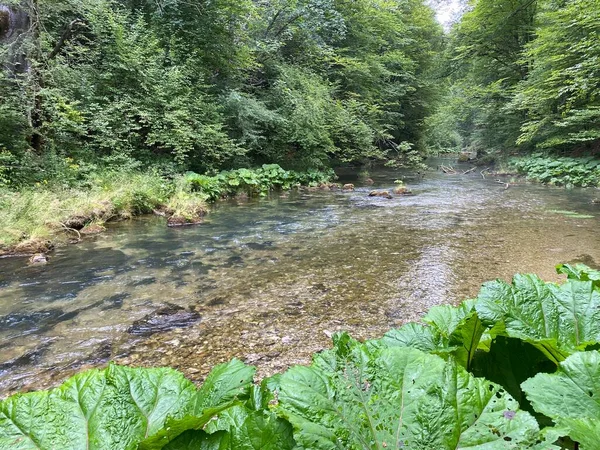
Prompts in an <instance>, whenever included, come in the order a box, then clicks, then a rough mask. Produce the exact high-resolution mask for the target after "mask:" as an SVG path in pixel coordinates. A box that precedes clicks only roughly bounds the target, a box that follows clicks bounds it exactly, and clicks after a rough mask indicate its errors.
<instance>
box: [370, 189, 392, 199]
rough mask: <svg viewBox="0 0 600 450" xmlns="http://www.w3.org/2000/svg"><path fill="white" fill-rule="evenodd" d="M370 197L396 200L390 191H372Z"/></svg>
mask: <svg viewBox="0 0 600 450" xmlns="http://www.w3.org/2000/svg"><path fill="white" fill-rule="evenodd" d="M369 197H383V198H387V199H392V198H394V197H392V196H391V195H390V193H389V191H371V192H369Z"/></svg>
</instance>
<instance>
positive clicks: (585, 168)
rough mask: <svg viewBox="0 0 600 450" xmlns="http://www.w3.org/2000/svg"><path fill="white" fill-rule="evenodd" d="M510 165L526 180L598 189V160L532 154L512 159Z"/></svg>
mask: <svg viewBox="0 0 600 450" xmlns="http://www.w3.org/2000/svg"><path fill="white" fill-rule="evenodd" d="M510 165H511V166H512V167H514V168H515V169H517V171H518V172H519V173H520V174H523V175H525V176H527V178H528V179H530V180H533V181H537V182H540V183H545V184H551V185H556V186H567V187H573V186H582V187H588V186H594V187H600V160H599V159H597V158H594V157H585V158H571V157H547V156H544V155H541V154H534V155H531V156H528V157H523V158H513V159H511V160H510Z"/></svg>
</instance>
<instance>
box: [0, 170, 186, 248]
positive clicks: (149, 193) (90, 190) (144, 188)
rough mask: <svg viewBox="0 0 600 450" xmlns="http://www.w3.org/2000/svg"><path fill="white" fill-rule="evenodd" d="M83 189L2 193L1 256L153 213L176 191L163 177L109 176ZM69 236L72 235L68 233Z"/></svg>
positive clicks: (94, 179) (47, 188)
mask: <svg viewBox="0 0 600 450" xmlns="http://www.w3.org/2000/svg"><path fill="white" fill-rule="evenodd" d="M87 184H88V186H87V187H85V188H83V187H82V188H57V187H52V186H44V185H38V186H35V187H32V188H29V189H26V190H23V191H20V192H14V191H8V190H3V191H0V252H5V253H6V252H10V251H13V250H14V249H15V246H18V245H19V244H23V243H27V242H28V241H40V240H55V239H56V238H59V240H60V236H61V235H64V233H63V232H64V231H67V232H68V231H69V229H71V231H70V232H71V233H75V232H74V231H72V229H79V228H81V227H82V226H84V225H86V224H88V223H92V222H95V223H104V222H109V221H113V220H119V219H127V218H131V217H133V216H135V215H139V214H146V213H150V212H152V210H153V209H154V208H157V207H159V206H160V205H163V204H165V203H166V202H167V201H168V200H169V198H170V197H171V196H172V195H173V193H174V190H175V185H174V183H173V182H172V181H168V180H166V179H164V178H162V177H160V176H159V175H153V174H142V173H106V174H102V175H96V176H93V177H91V178H90V179H89V180H88V183H87ZM67 234H68V233H67Z"/></svg>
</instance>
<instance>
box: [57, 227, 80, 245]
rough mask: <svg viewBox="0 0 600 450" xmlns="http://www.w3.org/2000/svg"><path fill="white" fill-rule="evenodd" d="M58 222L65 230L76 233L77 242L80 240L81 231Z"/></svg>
mask: <svg viewBox="0 0 600 450" xmlns="http://www.w3.org/2000/svg"><path fill="white" fill-rule="evenodd" d="M59 223H60V225H61V226H62V227H63V228H64V229H65V231H72V232H75V233H76V234H77V242H81V233H80V232H79V231H78V230H76V229H75V228H71V227H68V226H66V225H65V224H64V223H62V222H59Z"/></svg>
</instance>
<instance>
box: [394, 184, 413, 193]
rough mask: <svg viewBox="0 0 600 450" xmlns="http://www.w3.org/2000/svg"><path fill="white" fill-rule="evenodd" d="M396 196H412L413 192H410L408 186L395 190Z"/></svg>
mask: <svg viewBox="0 0 600 450" xmlns="http://www.w3.org/2000/svg"><path fill="white" fill-rule="evenodd" d="M394 194H396V195H412V191H410V190H409V189H408V188H407V187H406V186H398V187H396V188H395V189H394Z"/></svg>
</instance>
